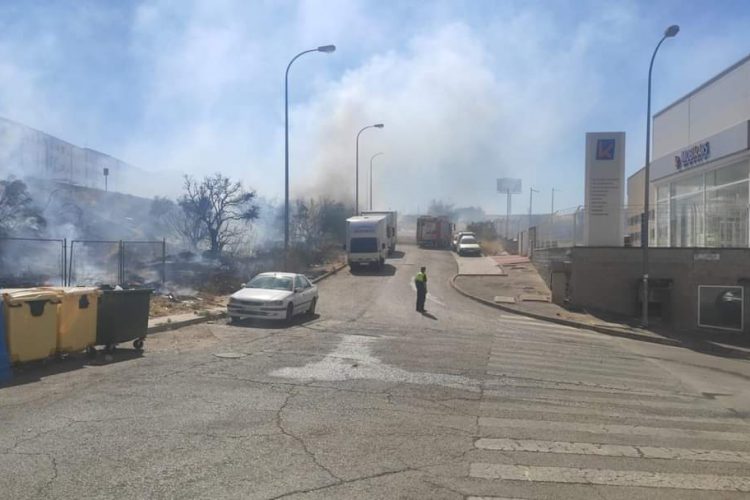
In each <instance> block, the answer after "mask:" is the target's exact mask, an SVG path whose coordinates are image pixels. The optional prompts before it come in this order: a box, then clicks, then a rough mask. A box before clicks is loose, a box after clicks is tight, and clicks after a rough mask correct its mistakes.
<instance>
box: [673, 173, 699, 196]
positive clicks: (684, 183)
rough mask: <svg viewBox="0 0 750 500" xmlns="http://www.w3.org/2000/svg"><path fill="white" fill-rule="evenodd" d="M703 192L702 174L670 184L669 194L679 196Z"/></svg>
mask: <svg viewBox="0 0 750 500" xmlns="http://www.w3.org/2000/svg"><path fill="white" fill-rule="evenodd" d="M702 190H703V174H698V175H693V176H691V177H686V178H684V179H680V180H678V181H675V182H673V183H672V184H670V193H671V195H672V196H681V195H685V194H690V193H697V192H699V191H702Z"/></svg>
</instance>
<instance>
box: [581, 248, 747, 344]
mask: <svg viewBox="0 0 750 500" xmlns="http://www.w3.org/2000/svg"><path fill="white" fill-rule="evenodd" d="M649 255H650V259H649V261H650V273H649V276H650V279H651V280H652V282H653V281H656V280H661V279H666V280H671V291H670V293H669V300H668V302H667V304H666V310H665V317H664V320H665V324H667V325H669V326H671V327H674V328H676V329H680V330H685V331H699V330H702V329H699V328H698V326H697V323H698V285H734V286H737V285H741V286H744V287H745V292H744V293H745V321H744V323H745V325H744V327H745V333H750V314H749V313H750V307H748V306H749V305H750V301H749V298H748V293H750V250H747V249H724V248H721V249H706V248H651V249H650V252H649ZM707 255H711V256H713V258H716V256H718V259H719V260H716V261H710V260H702V258H705V256H707ZM642 256H643V253H642V249H640V248H589V247H575V248H573V249H571V255H570V261H571V265H570V272H569V278H568V279H569V283H568V294H569V299H570V304H571V305H572V306H577V307H583V308H586V309H590V310H592V311H597V310H598V311H603V312H610V313H615V314H621V315H625V316H632V317H637V316H638V314H639V311H640V307H639V302H638V286H639V281H640V280H641V276H642Z"/></svg>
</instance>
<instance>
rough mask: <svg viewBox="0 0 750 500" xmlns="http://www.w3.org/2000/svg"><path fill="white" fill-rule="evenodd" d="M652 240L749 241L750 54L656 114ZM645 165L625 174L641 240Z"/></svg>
mask: <svg viewBox="0 0 750 500" xmlns="http://www.w3.org/2000/svg"><path fill="white" fill-rule="evenodd" d="M653 120H654V121H653V158H654V159H653V160H652V162H651V172H650V174H651V175H650V177H651V180H650V181H651V182H650V184H651V188H650V189H651V195H650V198H651V201H650V205H651V207H650V208H651V210H650V212H651V213H650V220H651V223H650V229H651V231H650V238H649V241H650V246H658V247H716V248H718V247H734V248H738V247H739V248H747V247H749V246H750V218H749V217H748V202H749V201H750V197H749V196H748V193H749V191H748V189H749V186H750V182H749V180H750V55H748V56H747V57H745V58H744V59H742V60H741V61H739V62H737V63H736V64H734V65H733V66H731V67H730V68H728V69H726V70H725V71H723V72H721V73H720V74H718V75H716V76H715V77H714V78H712V79H710V80H709V81H707V82H706V83H704V84H703V85H701V86H700V87H698V88H697V89H695V90H693V91H692V92H690V93H689V94H687V95H685V96H684V97H681V98H680V99H678V100H677V101H676V102H674V103H672V104H671V105H669V106H667V107H666V108H664V109H663V110H661V111H659V112H658V113H656V114H655V115H654V119H653ZM643 183H644V173H643V169H641V170H639V171H638V172H637V173H635V174H634V175H632V176H631V177H630V178H629V179H628V207H629V208H628V219H627V223H628V233H629V235H630V239H631V242H632V244H633V245H634V246H639V245H640V244H641V218H642V212H643V204H644V203H643V192H644V186H643Z"/></svg>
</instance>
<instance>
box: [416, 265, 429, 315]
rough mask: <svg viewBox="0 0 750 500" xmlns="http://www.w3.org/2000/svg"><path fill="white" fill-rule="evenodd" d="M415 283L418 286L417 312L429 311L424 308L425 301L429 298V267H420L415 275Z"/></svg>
mask: <svg viewBox="0 0 750 500" xmlns="http://www.w3.org/2000/svg"><path fill="white" fill-rule="evenodd" d="M414 284H415V285H416V286H417V312H421V313H423V312H427V311H425V308H424V301H425V299H426V298H427V268H426V267H422V268H420V270H419V272H418V273H417V275H416V276H415V277H414Z"/></svg>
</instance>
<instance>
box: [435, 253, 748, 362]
mask: <svg viewBox="0 0 750 500" xmlns="http://www.w3.org/2000/svg"><path fill="white" fill-rule="evenodd" d="M487 259H492V260H499V261H503V260H504V262H505V265H504V267H503V268H502V270H501V271H500V272H498V273H496V274H494V275H476V274H463V273H462V272H461V265H460V262H459V273H458V274H457V275H456V276H454V277H453V279H451V281H450V283H451V285H452V286H453V288H454V289H455V290H456V291H458V292H459V293H460V294H462V295H464V296H466V297H468V298H470V299H473V300H475V301H477V302H481V303H483V304H485V305H487V306H490V307H494V308H496V309H500V310H504V311H508V312H513V313H516V314H520V315H523V316H528V317H531V318H535V319H539V320H542V321H549V322H553V323H558V324H561V325H566V326H572V327H576V328H585V329H588V330H593V331H596V332H599V333H604V334H607V335H612V336H617V337H624V338H630V339H636V340H640V341H645V342H652V343H656V344H663V345H668V346H680V347H687V348H690V349H692V350H695V351H700V352H706V353H711V354H716V355H720V356H724V357H731V358H740V359H750V345H749V346H745V345H737V343H735V342H732V343H727V342H723V341H722V339H718V338H708V337H705V336H699V335H696V334H687V333H680V332H674V331H667V330H664V329H660V328H650V329H643V328H639V327H637V326H635V323H633V324H627V322H624V321H623V322H620V321H610V320H605V319H602V318H599V317H596V316H593V315H591V314H588V313H576V312H571V311H569V310H567V309H565V308H563V307H561V306H558V305H557V304H553V303H552V302H550V297H551V293H550V291H549V289H548V288H547V285H546V283H545V282H544V280H542V278H541V277H540V276H539V274H538V272H537V271H536V268H535V267H534V266H533V265H532V264H531V263H530V262H529V261H528V259H525V258H524V257H521V258H518V256H500V257H487ZM524 260H525V262H524Z"/></svg>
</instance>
